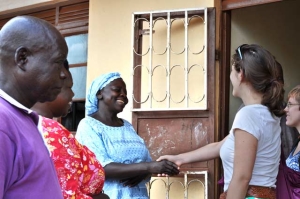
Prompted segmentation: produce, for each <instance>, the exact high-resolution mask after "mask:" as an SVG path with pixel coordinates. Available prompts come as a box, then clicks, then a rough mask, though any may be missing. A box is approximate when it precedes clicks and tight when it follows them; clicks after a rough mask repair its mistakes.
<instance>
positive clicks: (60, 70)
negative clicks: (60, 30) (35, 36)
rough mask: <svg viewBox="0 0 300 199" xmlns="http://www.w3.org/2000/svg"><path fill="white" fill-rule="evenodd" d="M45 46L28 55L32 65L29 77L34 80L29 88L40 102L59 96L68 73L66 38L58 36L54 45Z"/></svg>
mask: <svg viewBox="0 0 300 199" xmlns="http://www.w3.org/2000/svg"><path fill="white" fill-rule="evenodd" d="M48 40H49V39H48ZM45 46H46V47H45V49H41V50H39V51H38V52H35V53H33V55H32V56H29V57H28V63H29V65H30V66H29V71H28V72H29V73H30V74H29V76H28V78H31V80H29V81H32V82H31V83H29V85H28V90H30V88H31V91H30V92H31V94H32V96H35V99H36V101H39V102H46V101H53V100H54V99H55V98H56V97H57V95H58V94H59V93H60V91H61V88H62V87H63V81H64V79H65V78H66V73H67V71H66V69H65V68H64V61H65V60H66V57H67V54H68V47H67V45H66V42H65V40H64V39H63V38H58V39H57V40H55V42H54V43H53V44H52V45H51V44H50V45H47V44H45ZM47 46H48V47H47ZM27 83H28V82H27Z"/></svg>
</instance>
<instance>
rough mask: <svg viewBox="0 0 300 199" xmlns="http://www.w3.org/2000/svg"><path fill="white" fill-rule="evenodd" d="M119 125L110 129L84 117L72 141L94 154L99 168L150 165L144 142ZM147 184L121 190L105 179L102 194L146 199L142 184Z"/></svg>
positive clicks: (118, 198) (119, 198) (114, 198)
mask: <svg viewBox="0 0 300 199" xmlns="http://www.w3.org/2000/svg"><path fill="white" fill-rule="evenodd" d="M123 122H124V124H123V126H120V127H112V126H107V125H105V124H103V123H102V122H100V121H98V120H96V119H94V118H92V117H90V116H87V117H86V118H84V119H82V120H81V121H80V123H79V126H78V129H77V133H76V138H77V140H78V141H79V142H80V143H81V144H83V145H85V146H87V147H88V148H89V149H90V150H91V151H93V152H94V153H95V155H96V157H97V159H98V160H99V162H100V163H101V164H102V166H103V167H105V165H107V164H109V163H111V162H115V163H123V164H132V163H140V162H150V161H152V160H151V157H150V154H149V151H148V149H147V147H146V145H145V142H144V140H143V139H142V138H141V137H140V136H138V135H137V133H136V131H135V130H134V128H133V126H132V125H131V124H130V123H129V122H128V121H126V120H124V119H123ZM149 180H150V179H148V180H144V181H142V182H140V183H139V184H138V185H137V186H135V187H124V186H123V184H122V183H119V181H118V180H115V179H105V183H104V188H103V190H104V192H105V193H106V194H107V195H108V196H109V197H110V198H111V199H129V198H135V199H148V198H149V197H148V193H147V188H146V185H145V183H146V182H148V181H149Z"/></svg>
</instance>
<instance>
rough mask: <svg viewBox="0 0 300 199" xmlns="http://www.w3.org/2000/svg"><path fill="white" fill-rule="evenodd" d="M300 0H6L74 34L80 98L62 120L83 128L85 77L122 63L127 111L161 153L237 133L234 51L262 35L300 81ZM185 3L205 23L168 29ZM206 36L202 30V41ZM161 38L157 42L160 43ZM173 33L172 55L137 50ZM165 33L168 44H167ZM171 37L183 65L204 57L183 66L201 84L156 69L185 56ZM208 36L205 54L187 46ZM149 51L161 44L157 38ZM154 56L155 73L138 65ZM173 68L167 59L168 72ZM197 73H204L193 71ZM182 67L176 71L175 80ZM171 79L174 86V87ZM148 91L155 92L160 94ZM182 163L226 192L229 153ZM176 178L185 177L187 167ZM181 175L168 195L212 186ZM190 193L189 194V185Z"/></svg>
mask: <svg viewBox="0 0 300 199" xmlns="http://www.w3.org/2000/svg"><path fill="white" fill-rule="evenodd" d="M299 4H300V2H299V1H297V0H290V1H283V0H251V1H249V0H223V1H222V0H186V1H180V0H159V1H158V0H152V1H146V0H142V1H136V0H131V1H121V0H115V1H103V0H52V1H51V0H24V1H19V0H10V1H4V0H0V26H2V25H3V24H4V23H5V22H6V21H7V20H8V19H10V18H11V17H14V16H17V15H24V14H26V15H28V14H29V15H33V16H36V17H40V18H43V19H45V20H47V21H49V22H50V23H52V24H53V25H55V26H56V27H57V28H58V29H59V30H60V31H61V33H62V34H63V35H64V36H65V38H66V41H67V43H68V46H69V52H70V55H69V57H68V59H69V62H70V64H71V65H70V66H71V72H72V74H73V76H74V89H75V97H74V102H75V103H74V107H73V108H74V111H73V113H72V114H71V115H69V117H68V119H67V120H66V121H62V122H65V124H66V125H67V126H68V127H69V128H70V129H71V130H73V131H74V132H75V131H76V125H77V124H78V122H79V120H80V118H82V117H84V101H85V92H86V87H88V86H89V85H90V83H91V82H92V80H93V79H94V78H96V77H97V76H99V75H100V74H102V73H106V72H110V71H118V72H120V73H121V74H122V77H123V79H124V81H125V82H126V83H127V90H128V98H129V100H130V101H131V102H130V103H131V104H130V103H129V104H128V105H127V107H126V108H125V109H124V111H123V112H122V113H121V114H120V117H123V118H125V119H127V120H129V121H132V123H133V125H134V127H135V128H136V130H137V132H138V133H139V134H140V135H141V136H142V137H143V138H144V139H145V141H146V143H147V144H148V146H149V148H150V151H151V154H152V155H153V158H154V159H155V158H157V157H158V156H159V155H163V154H167V153H171V154H176V153H179V152H184V151H188V150H192V149H195V148H197V147H200V146H203V145H205V144H208V143H211V142H214V141H219V140H221V139H222V138H223V137H225V136H226V135H227V134H228V132H229V129H230V126H231V123H232V120H233V118H234V115H235V113H236V111H237V108H238V107H239V105H240V102H239V101H238V100H236V99H234V98H232V97H231V90H230V81H229V73H230V70H231V63H230V60H231V59H230V57H231V54H232V53H233V52H234V49H235V48H236V47H237V46H239V45H240V44H242V43H258V44H261V45H262V46H264V47H266V48H267V49H269V50H270V51H271V52H272V53H273V54H274V55H275V56H276V58H277V59H278V60H279V62H280V63H281V64H282V65H283V67H284V75H285V84H286V90H290V89H291V88H292V87H294V86H295V85H297V84H299V75H297V74H299V70H300V68H299V66H300V61H299V59H297V56H299V54H300V50H299V48H297V47H298V46H299V45H298V44H300V39H299V35H297V33H298V32H299V27H300V26H299V22H298V21H297V19H298V18H299V15H300V14H299V12H297V11H298V8H299V7H300V6H299ZM194 10H198V11H199V12H196V11H194ZM185 12H186V13H188V14H187V15H186V16H187V17H186V18H187V20H190V19H191V18H192V17H191V16H192V15H193V16H197V17H199V18H201V19H202V18H203V19H204V20H203V21H205V22H206V23H201V24H200V25H199V29H197V26H196V25H197V20H196V22H195V24H193V23H192V22H191V23H190V24H189V28H190V29H189V30H190V31H189V32H192V31H193V30H195V31H196V33H195V34H191V35H189V34H188V35H185V34H184V31H185V26H180V23H181V22H179V23H178V24H177V22H174V26H172V27H171V28H170V29H164V27H168V26H164V23H165V22H166V23H167V24H171V21H172V19H177V18H180V20H185V18H184V16H185V14H184V13H185ZM168 13H170V18H169V21H168ZM159 17H161V18H159ZM137 19H143V20H144V22H146V25H145V24H144V22H142V23H139V22H136V23H135V21H136V20H137ZM180 20H179V21H180ZM149 21H150V22H152V23H153V21H158V22H157V24H156V25H157V26H153V27H150V26H149V24H148V27H149V28H147V27H146V26H147V23H149ZM186 22H187V21H186ZM183 24H185V22H184V23H183ZM205 24H206V25H207V26H206V25H205ZM177 26H178V27H181V28H182V29H180V28H178V27H177ZM145 27H146V28H145ZM174 27H175V28H174ZM172 28H174V29H172ZM205 28H206V29H205ZM151 30H152V31H151ZM168 30H170V31H169V33H170V34H168ZM164 31H165V32H164ZM197 31H198V32H199V33H198V32H197ZM160 33H161V34H160ZM172 34H173V35H172ZM180 34H181V36H182V38H183V40H180V39H174V38H177V36H178V38H180ZM165 35H169V36H170V35H172V37H168V36H165ZM187 37H188V39H186V38H187ZM198 38H201V40H200V41H199V43H197V42H198V40H197V39H198ZM172 39H173V40H172ZM184 39H186V40H184ZM149 41H150V43H147V42H149ZM156 41H158V42H157V43H155V42H156ZM184 41H185V42H184ZM151 42H152V43H151ZM164 42H165V43H166V44H167V48H166V49H167V50H166V54H164V55H166V56H165V57H166V59H165V60H163V59H162V60H160V58H157V57H156V55H154V54H153V55H152V54H151V56H150V57H147V58H144V57H142V56H135V55H138V54H143V53H145V52H147V49H149V48H147V45H148V46H152V45H153V46H154V45H155V47H156V46H157V48H156V50H157V49H159V50H158V51H159V52H163V51H164V50H163V46H164V45H165V43H164ZM201 42H202V43H201ZM162 43H163V44H164V45H160V44H162ZM169 43H172V45H173V47H174V49H173V50H174V51H176V50H178V49H179V51H180V49H181V47H183V46H184V47H185V48H184V49H185V51H184V52H183V55H185V58H182V60H181V61H180V59H181V58H178V60H179V61H178V63H182V65H184V64H183V63H185V64H186V63H192V62H193V61H194V59H195V60H200V63H199V64H195V66H196V65H197V66H198V65H199V66H200V65H201V66H203V71H204V72H201V70H198V69H195V70H194V68H193V70H192V69H191V68H192V67H191V65H188V64H186V65H187V70H183V71H188V70H189V71H191V72H190V73H186V72H183V74H185V77H189V78H190V79H192V80H193V81H195V82H196V83H197V78H200V77H201V78H200V79H201V81H200V82H198V83H197V84H196V85H193V82H189V84H188V86H186V87H185V86H183V85H184V83H185V80H186V79H184V77H183V76H181V73H180V72H178V73H176V70H177V68H176V69H174V71H175V72H173V71H172V73H171V72H170V68H167V67H157V69H156V71H158V74H157V73H154V69H155V66H161V65H159V64H158V63H161V62H162V63H166V64H165V65H169V66H171V67H172V66H176V64H174V63H173V64H172V61H173V62H175V61H174V60H176V59H177V58H174V56H173V54H176V53H173V54H172V52H170V48H168V44H169ZM149 44H150V45H149ZM193 44H195V46H193ZM199 46H205V47H204V48H203V49H204V51H203V52H205V53H206V54H203V55H202V54H201V53H202V51H201V48H200V52H201V53H200V54H201V56H203V57H200V58H192V57H193V55H192V54H189V53H187V52H186V51H188V49H189V50H190V49H193V50H194V51H193V52H198V50H199V48H198V47H199ZM161 49H162V51H160V50H161ZM134 51H135V52H134ZM150 51H153V49H152V48H150ZM153 52H154V51H153ZM191 52H192V50H191ZM168 53H169V54H168ZM145 54H147V53H145ZM158 54H159V53H158ZM178 54H179V53H178ZM194 54H197V53H194ZM150 60H151V61H150ZM157 60H159V61H157ZM156 61H157V62H156ZM148 63H151V64H153V67H152V68H151V67H150V69H151V70H150V72H148V73H147V72H146V73H145V71H147V70H149V67H148V68H147V70H145V69H138V68H142V67H137V66H141V65H146V64H148ZM154 63H156V65H155V64H154ZM151 64H149V65H151ZM149 65H148V66H149ZM189 67H190V68H189ZM136 68H137V69H136ZM164 68H167V69H166V71H167V72H166V74H167V75H165V73H164ZM174 68H175V67H174ZM195 68H196V67H195ZM195 73H197V74H198V73H199V74H200V75H199V76H197V75H196V76H195V77H192V76H193V74H195ZM149 74H150V75H149ZM170 74H172V75H173V76H172V75H170ZM174 74H175V75H174ZM174 77H175V79H176V80H175V81H174V80H172V78H173V79H174ZM182 77H183V78H182ZM180 78H181V79H180ZM150 79H151V80H150ZM161 79H163V80H164V81H167V82H168V83H167V86H165V85H164V84H161ZM177 80H178V81H177ZM195 82H194V83H195ZM149 84H150V86H149ZM149 88H150V90H149ZM174 88H176V89H174ZM164 89H165V90H168V91H169V92H167V94H166V95H164V92H165V90H164ZM180 89H181V90H183V91H184V93H185V95H184V96H185V97H184V99H183V100H182V101H183V102H184V101H188V100H187V99H188V97H190V96H192V97H190V98H189V99H192V98H193V96H194V97H195V98H197V99H198V98H199V97H200V100H199V105H198V104H197V102H198V101H197V100H194V102H195V101H196V102H195V103H194V104H193V103H192V102H190V103H188V102H187V103H182V104H183V105H181V103H177V102H181V100H180V99H181V96H180V92H179V90H180ZM148 91H149V92H151V93H158V94H157V95H156V97H157V98H155V97H153V96H154V95H148V98H147V93H148ZM170 93H172V96H175V97H174V98H173V102H172V100H169V103H168V104H167V105H163V106H161V105H160V104H159V102H160V101H164V100H165V98H168V99H171V98H170ZM174 93H175V94H174ZM203 93H204V94H203ZM202 95H203V96H204V97H203V98H201V96H202ZM131 96H133V97H132V98H131ZM149 96H150V98H152V99H154V100H153V102H151V103H150V102H149V99H150V98H149ZM176 96H177V97H178V98H176ZM175 98H176V99H175ZM144 99H147V103H150V104H151V105H150V106H149V107H150V108H149V107H145V106H144V104H143V103H140V102H142V101H143V100H144ZM161 99H163V100H161ZM174 99H175V100H174ZM150 101H151V100H150ZM166 101H167V100H166ZM174 101H175V102H174ZM191 101H192V100H191ZM147 103H145V104H147ZM187 104H188V105H187ZM150 132H151V133H150ZM166 140H167V141H168V142H166ZM153 143H154V144H153ZM158 151H159V153H158ZM183 169H184V170H186V171H188V172H189V174H190V173H191V174H193V175H188V176H189V178H188V179H187V180H193V179H200V180H201V182H205V181H206V182H207V183H208V184H207V185H206V187H207V195H206V198H218V196H219V193H220V192H221V187H220V186H218V185H217V181H218V179H219V178H220V177H221V175H222V174H221V173H222V172H221V164H220V160H211V161H207V162H203V163H194V164H190V165H186V166H184V167H183ZM196 171H205V172H207V173H208V176H207V179H205V177H203V175H202V174H197V173H193V172H196ZM153 179H157V178H153ZM172 179H173V180H178V181H180V182H182V183H184V178H183V176H179V177H178V178H172ZM172 179H171V180H172ZM163 183H164V182H163ZM163 183H162V184H159V183H157V184H155V183H153V186H152V187H151V189H150V190H155V191H150V195H151V198H155V199H158V198H165V189H164V187H165V185H164V184H163ZM195 183H198V182H195ZM174 184H175V185H174V186H173V187H174V188H173V187H172V186H170V187H169V188H170V190H169V192H168V193H167V197H170V198H172V199H174V198H183V197H186V198H196V196H197V195H198V196H199V195H201V197H202V195H203V198H204V195H205V188H203V186H204V185H203V186H202V185H201V183H199V184H200V185H201V186H200V187H202V188H201V190H200V192H199V187H197V186H198V185H195V186H194V185H192V184H191V185H190V186H189V187H182V186H181V185H180V183H177V184H176V183H174ZM177 186H178V187H177ZM184 191H186V192H184ZM186 193H188V195H184V194H186ZM201 197H200V198H201Z"/></svg>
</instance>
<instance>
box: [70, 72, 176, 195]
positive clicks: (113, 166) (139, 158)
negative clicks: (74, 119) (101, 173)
mask: <svg viewBox="0 0 300 199" xmlns="http://www.w3.org/2000/svg"><path fill="white" fill-rule="evenodd" d="M127 103H128V98H127V90H126V84H125V82H124V81H123V79H122V78H121V76H120V74H119V73H108V74H104V75H101V76H100V77H98V78H96V79H95V80H94V81H93V82H92V84H91V87H90V88H89V91H88V94H87V101H86V105H85V106H86V111H87V116H86V117H85V118H84V119H82V120H81V121H80V123H79V126H78V129H77V134H76V138H77V139H78V141H79V142H80V143H81V144H83V145H86V146H87V147H88V148H89V149H90V150H91V151H93V152H94V153H95V154H96V157H97V159H98V160H99V161H100V162H101V164H102V165H103V167H104V170H105V177H106V181H105V183H104V188H103V190H104V192H105V193H106V194H107V195H109V197H110V198H111V199H122V198H126V199H127V198H131V199H134V198H136V199H137V198H138V199H148V193H147V188H146V185H145V183H147V182H148V181H149V180H150V176H151V174H162V173H163V174H167V175H176V174H178V173H179V170H178V169H177V165H176V164H174V163H173V162H170V161H167V160H164V161H160V162H157V161H152V159H151V157H150V154H149V151H148V149H147V147H146V145H145V142H144V140H143V139H142V138H141V137H140V136H139V135H138V134H137V133H136V131H135V130H134V128H133V126H132V125H131V124H130V123H129V122H128V121H126V120H124V119H121V118H119V117H118V116H117V114H118V113H120V112H122V111H123V109H124V107H125V106H126V104H127Z"/></svg>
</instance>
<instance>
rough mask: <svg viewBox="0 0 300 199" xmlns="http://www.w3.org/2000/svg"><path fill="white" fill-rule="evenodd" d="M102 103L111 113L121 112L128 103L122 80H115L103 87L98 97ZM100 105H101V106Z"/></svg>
mask: <svg viewBox="0 0 300 199" xmlns="http://www.w3.org/2000/svg"><path fill="white" fill-rule="evenodd" d="M98 99H100V101H99V103H101V100H102V102H103V103H104V104H105V105H106V107H107V108H108V109H109V110H110V111H112V112H117V113H119V112H122V111H123V109H124V107H125V106H126V104H127V103H128V98H127V90H126V84H125V82H124V81H123V79H121V78H119V79H115V80H114V81H112V82H110V83H109V84H108V85H107V86H106V87H104V88H103V89H102V90H101V92H100V93H99V95H98ZM101 105H102V104H101ZM101 105H99V109H101Z"/></svg>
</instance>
